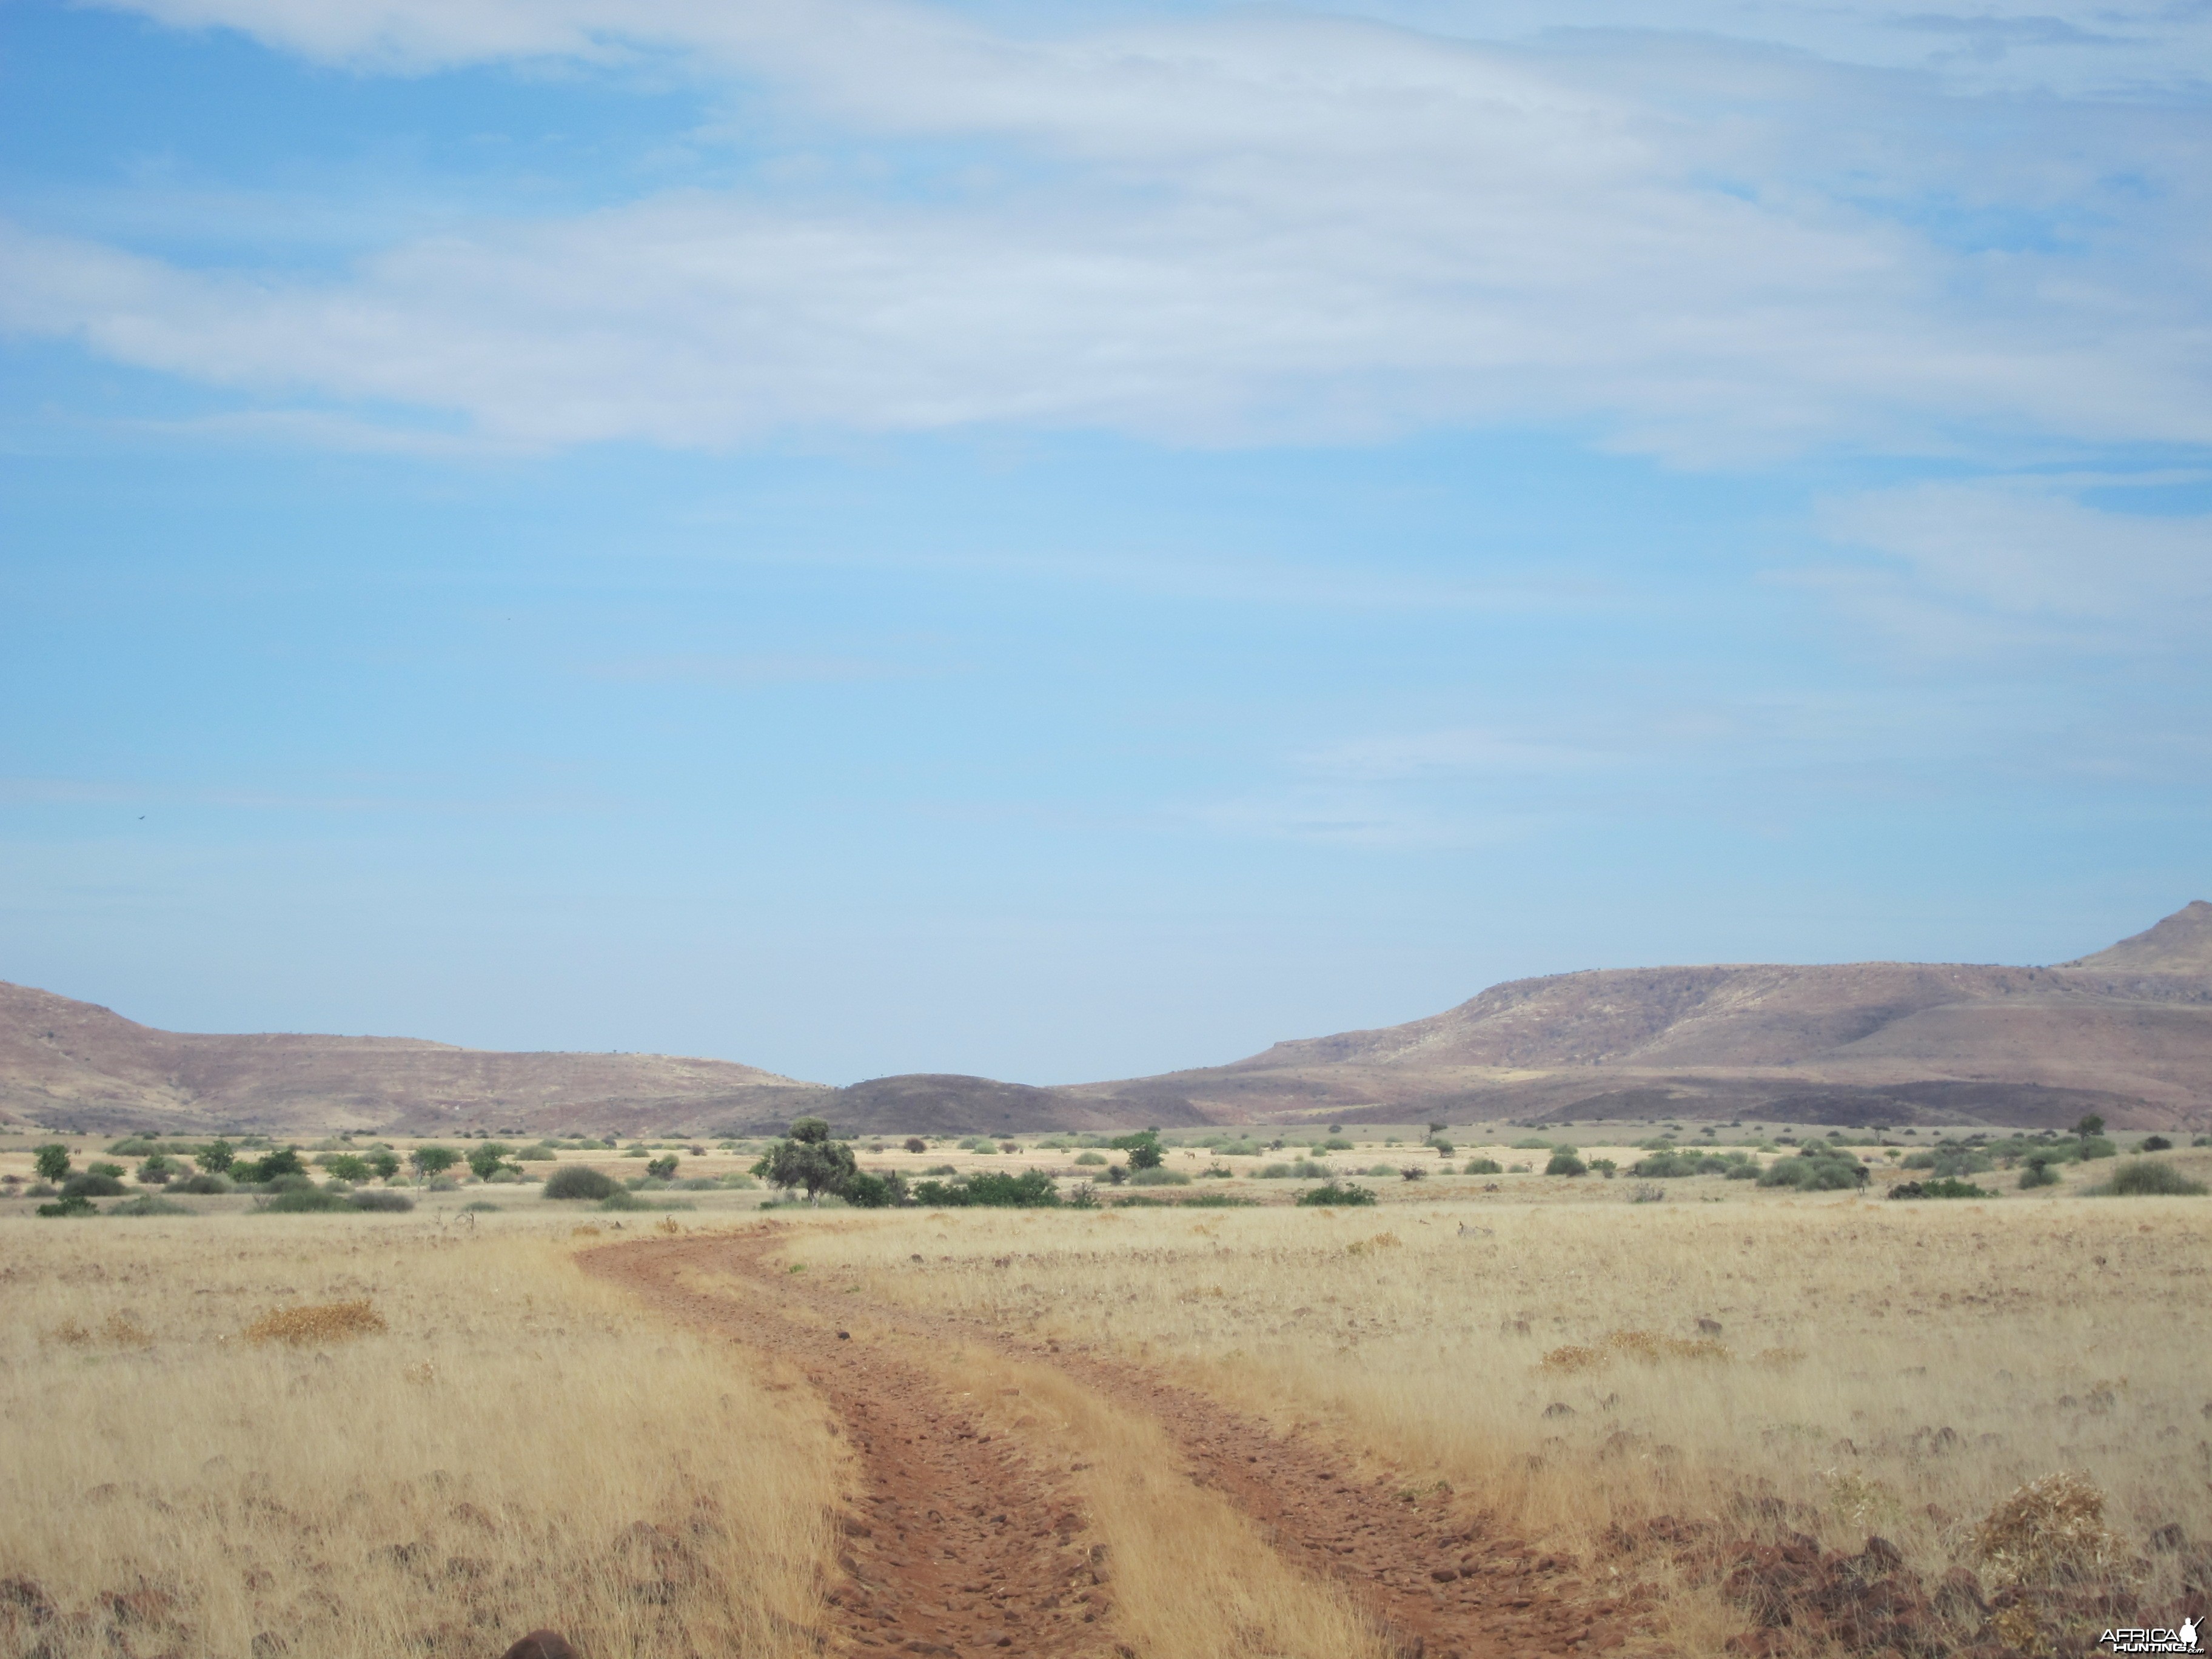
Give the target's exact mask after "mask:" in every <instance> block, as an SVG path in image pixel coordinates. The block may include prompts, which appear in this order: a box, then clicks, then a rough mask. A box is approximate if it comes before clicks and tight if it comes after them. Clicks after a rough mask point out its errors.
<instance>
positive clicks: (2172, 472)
mask: <svg viewBox="0 0 2212 1659" xmlns="http://www.w3.org/2000/svg"><path fill="white" fill-rule="evenodd" d="M2209 75H2212V13H2207V12H2206V11H2204V10H2203V9H2202V8H2198V9H2175V8H2171V7H2165V6H2154V5H2147V4H2144V5H2134V4H2128V3H2122V4H2118V5H2110V4H2107V5H2100V6H2098V7H2095V8H2091V7H2089V6H2087V5H2080V6H2061V7H2058V8H2056V9H2054V8H2053V7H2051V6H2050V5H2048V4H2045V3H2040V0H2039V3H2038V4H2037V5H2036V6H2035V7H2034V8H2033V9H2030V8H2028V7H2027V6H2026V5H2020V6H2007V5H2004V4H2001V3H1985V4H1982V5H1978V6H1976V7H1975V8H1973V9H1972V10H1971V11H1968V12H1962V13H1960V14H1957V15H1949V14H1943V15H1937V14H1910V15H1908V14H1904V13H1898V12H1893V11H1888V10H1880V9H1874V8H1871V7H1857V6H1850V5H1846V6H1842V7H1836V6H1823V7H1819V8H1815V7H1811V6H1803V7H1796V6H1787V5H1774V4H1765V3H1760V0H1746V3H1728V4H1720V3H1711V4H1700V3H1694V0H1678V3H1672V4H1660V3H1656V0H1655V3H1642V0H1619V3H1588V4H1581V5H1574V4H1570V5H1566V6H1564V7H1563V6H1559V5H1547V6H1543V7H1537V6H1534V5H1520V4H1499V5H1492V6H1475V5H1466V4H1458V3H1449V0H1436V3H1406V4H1389V3H1377V4H1374V5H1370V6H1366V7H1364V8H1357V9H1340V10H1334V11H1318V10H1292V9H1249V8H1237V7H1213V6H1208V5H1205V4H1197V3H1184V4H1179V5H1158V6H1148V5H1143V4H1138V3H1119V0H1117V3H1113V4H1099V5H1095V6H1073V5H1059V6H1047V5H1036V4H1025V3H1006V4H991V5H971V6H968V7H965V8H957V7H946V6H927V5H903V4H873V3H860V4H853V3H847V0H827V3H816V4H810V5H807V6H804V7H797V6H792V5H787V4H784V3H781V0H772V3H765V4H761V5H734V6H733V5H727V4H716V5H708V4H702V3H695V0H653V3H623V0H539V3H531V4H520V3H510V0H467V3H454V0H439V3H432V0H313V3H309V0H140V3H132V4H124V5H114V6H108V7H81V8H80V7H64V6H58V5H52V4H49V3H45V0H7V3H5V4H4V6H0V365H4V374H0V436H3V437H4V442H0V480H4V482H0V538H4V540H3V541H0V549H4V550H0V630H4V631H0V696H5V698H6V700H7V704H8V707H9V710H10V716H11V717H10V719H9V720H8V722H7V723H6V726H5V727H4V728H0V730H4V732H5V737H4V748H0V939H4V945H5V950H4V952H0V977H4V978H8V979H12V980H15V981H21V982H27V983H33V984H39V985H43V986H46V987H49V988H52V989H54V990H57V991H59V992H62V993H64V994H68V995H71V996H76V997H82V998H87V999H89V1000H96V1001H100V1002H105V1003H107V1004H110V1005H111V1006H116V1007H118V1009H119V1010H121V1011H122V1012H125V1013H128V1014H130V1015H131V1016H132V1017H133V1018H139V1019H143V1020H145V1021H148V1022H149V1023H153V1024H165V1025H170V1026H175V1027H182V1028H185V1029H198V1030H256V1029H283V1030H343V1031H372V1032H380V1033H387V1034H406V1035H416V1036H434V1037H438V1038H441V1039H444V1040H447V1041H453V1042H465V1043H471V1044H476V1045H482V1046H494V1047H515V1048H623V1049H659V1050H665V1051H673V1052H684V1053H695V1054H719V1055H724V1056H726V1057H729V1058H732V1059H741V1060H747V1061H750V1062H752V1063H754V1064H758V1065H763V1066H770V1067H773V1068H775V1069H777V1070H781V1071H785V1072H788V1073H793V1074H796V1075H800V1076H805V1077H810V1078H817V1079H823V1080H827V1081H833V1082H842V1081H848V1080H851V1079H857V1078H860V1077H866V1076H871V1075H877V1074H881V1073H889V1072H894V1071H908V1070H950V1071H974V1072H982V1073H991V1074H994V1075H999V1076H1004V1077H1011V1078H1015V1079H1021V1080H1024V1081H1031V1082H1041V1083H1042V1082H1056V1081H1074V1080H1081V1079H1091V1078H1099V1077H1109V1076H1121V1075H1133V1074H1137V1073H1146V1072H1151V1071H1156V1070H1161V1069H1165V1068H1168V1067H1171V1066H1183V1065H1197V1064H1206V1063H1212V1062H1217V1061H1221V1060H1229V1059H1232V1058H1235V1057H1237V1056H1238V1055H1241V1054H1246V1053H1249V1052H1252V1051H1253V1050H1255V1049H1257V1048H1261V1047H1263V1046H1265V1045H1266V1044H1267V1042H1271V1041H1273V1040H1276V1039H1278V1038H1282V1037H1288V1036H1310V1035H1315V1034H1318V1033H1321V1032H1324V1031H1328V1030H1341V1029H1346V1028H1352V1027H1358V1026H1363V1025H1371V1024H1385V1023H1389V1022H1393V1021H1396V1020H1401V1019H1406V1018H1414V1017H1417V1016H1419V1015H1421V1014H1424V1013H1428V1012H1434V1011H1436V1010H1437V1009H1438V1008H1441V1007H1443V1006H1449V1004H1451V1003H1453V1002H1455V1001H1458V1000H1461V999H1462V998H1464V997H1466V996H1468V995H1471V994H1474V992H1475V991H1477V990H1479V989H1480V988H1481V987H1483V986H1484V985H1486V984H1488V983H1490V982H1492V981H1496V980H1498V979H1502V978H1507V977H1513V976H1517V975H1526V974H1534V973H1542V972H1552V971H1558V970H1562V969H1573V968H1580V967H1591V966H1603V965H1613V966H1625V965H1634V964H1638V963H1656V962H1670V961H1730V960H1735V961H1740V960H1797V961H1817V960H1834V959H1845V958H1858V957H1917V958H1937V959H1966V960H1984V961H1986V960H2010V961H2048V960H2055V959H2058V958H2062V957H2066V956H2070V955H2073V954H2075V953H2078V952H2079V951H2084V950H2087V949H2092V948H2094V947H2096V946H2098V945H2102V944H2105V943H2107V942H2109V941H2110V939H2112V938H2114V937H2117V936H2118V935H2119V934H2121V933H2130V932H2134V931H2136V930H2137V929H2139V928H2140V927H2144V926H2147V925H2148V923H2149V922H2150V921H2153V920H2154V919H2155V918H2156V917H2158V916H2159V915H2163V914H2165V913H2166V912H2168V911H2170V910H2172V909H2173V908H2177V907H2178V906H2179V905H2180V904H2182V903H2184V902H2186V901H2188V900H2190V899H2191V898H2195V897H2199V896H2208V895H2212V810H2208V809H2212V785H2208V782H2207V779H2208V777H2212V765H2208V763H2212V741H2208V738H2207V735H2206V733H2207V717H2208V715H2212V653H2208V652H2207V650H2206V648H2205V641H2206V640H2207V638H2208V637H2212V398H2208V396H2207V392H2208V389H2212V387H2208V374H2207V368H2208V361H2212V307H2208V304H2207V292H2206V285H2207V280H2208V273H2212V211H2208V208H2212V203H2208V201H2207V196H2208V194H2212V166H2208V161H2212V154H2208V152H2209V151H2212V143H2208V138H2212V98H2208V94H2207V88H2208V76H2209Z"/></svg>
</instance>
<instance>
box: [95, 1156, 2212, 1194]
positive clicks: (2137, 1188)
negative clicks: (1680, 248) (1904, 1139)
mask: <svg viewBox="0 0 2212 1659" xmlns="http://www.w3.org/2000/svg"><path fill="white" fill-rule="evenodd" d="M72 1184H74V1183H72ZM62 1190H63V1191H64V1192H67V1191H68V1190H69V1188H67V1187H64V1188H62ZM2089 1190H2090V1191H2091V1193H2092V1194H2094V1195H2095V1196H2097V1197H2099V1198H2195V1197H2198V1196H2200V1195H2201V1194H2203V1192H2204V1190H2205V1188H2204V1183H2203V1182H2201V1181H2191V1179H2190V1178H2189V1177H2188V1176H2185V1175H2184V1174H2182V1173H2181V1171H2180V1170H2177V1169H2175V1168H2174V1167H2173V1165H2172V1164H2166V1163H2161V1162H2160V1161H2159V1160H2157V1159H2155V1158H2136V1159H2134V1160H2132V1161H2130V1162H2129V1163H2126V1164H2121V1165H2120V1167H2119V1168H2118V1169H2117V1170H2113V1171H2112V1179H2110V1180H2109V1181H2106V1182H2104V1183H2103V1184H2102V1185H2101V1186H2097V1187H2093V1188H2090V1189H2089Z"/></svg>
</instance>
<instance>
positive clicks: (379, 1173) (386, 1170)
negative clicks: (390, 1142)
mask: <svg viewBox="0 0 2212 1659" xmlns="http://www.w3.org/2000/svg"><path fill="white" fill-rule="evenodd" d="M368 1172H369V1173H370V1174H371V1175H373V1176H375V1177H376V1178H377V1179H378V1180H379V1181H389V1180H391V1179H392V1176H396V1175H398V1173H399V1154H398V1153H397V1152H393V1151H392V1148H391V1147H389V1146H380V1147H378V1148H376V1150H375V1151H374V1152H370V1153H369V1154H368Z"/></svg>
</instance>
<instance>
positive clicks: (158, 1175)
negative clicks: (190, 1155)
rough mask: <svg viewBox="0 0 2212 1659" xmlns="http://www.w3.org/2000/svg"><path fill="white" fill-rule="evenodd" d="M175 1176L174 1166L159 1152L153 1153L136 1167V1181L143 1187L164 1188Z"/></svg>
mask: <svg viewBox="0 0 2212 1659" xmlns="http://www.w3.org/2000/svg"><path fill="white" fill-rule="evenodd" d="M176 1174H177V1166H176V1164H173V1163H171V1162H170V1161H169V1159H168V1158H165V1157H164V1156H163V1155H162V1154H161V1153H160V1152H156V1153H155V1154H154V1155H153V1157H151V1158H148V1159H147V1160H146V1161H145V1162H144V1163H143V1164H140V1165H139V1166H138V1180H139V1182H140V1184H141V1185H143V1186H147V1187H166V1186H167V1185H168V1184H169V1182H170V1179H171V1178H172V1177H173V1176H175V1175H176Z"/></svg>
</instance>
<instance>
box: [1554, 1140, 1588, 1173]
mask: <svg viewBox="0 0 2212 1659" xmlns="http://www.w3.org/2000/svg"><path fill="white" fill-rule="evenodd" d="M1544 1173H1545V1174H1546V1175H1547V1176H1578V1175H1588V1174H1589V1164H1585V1163H1583V1161H1582V1159H1580V1158H1577V1157H1576V1156H1575V1155H1574V1153H1573V1152H1571V1151H1570V1150H1569V1149H1568V1148H1566V1147H1565V1146H1562V1147H1560V1148H1559V1151H1557V1152H1553V1154H1552V1160H1551V1162H1550V1163H1548V1164H1545V1166H1544Z"/></svg>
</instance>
